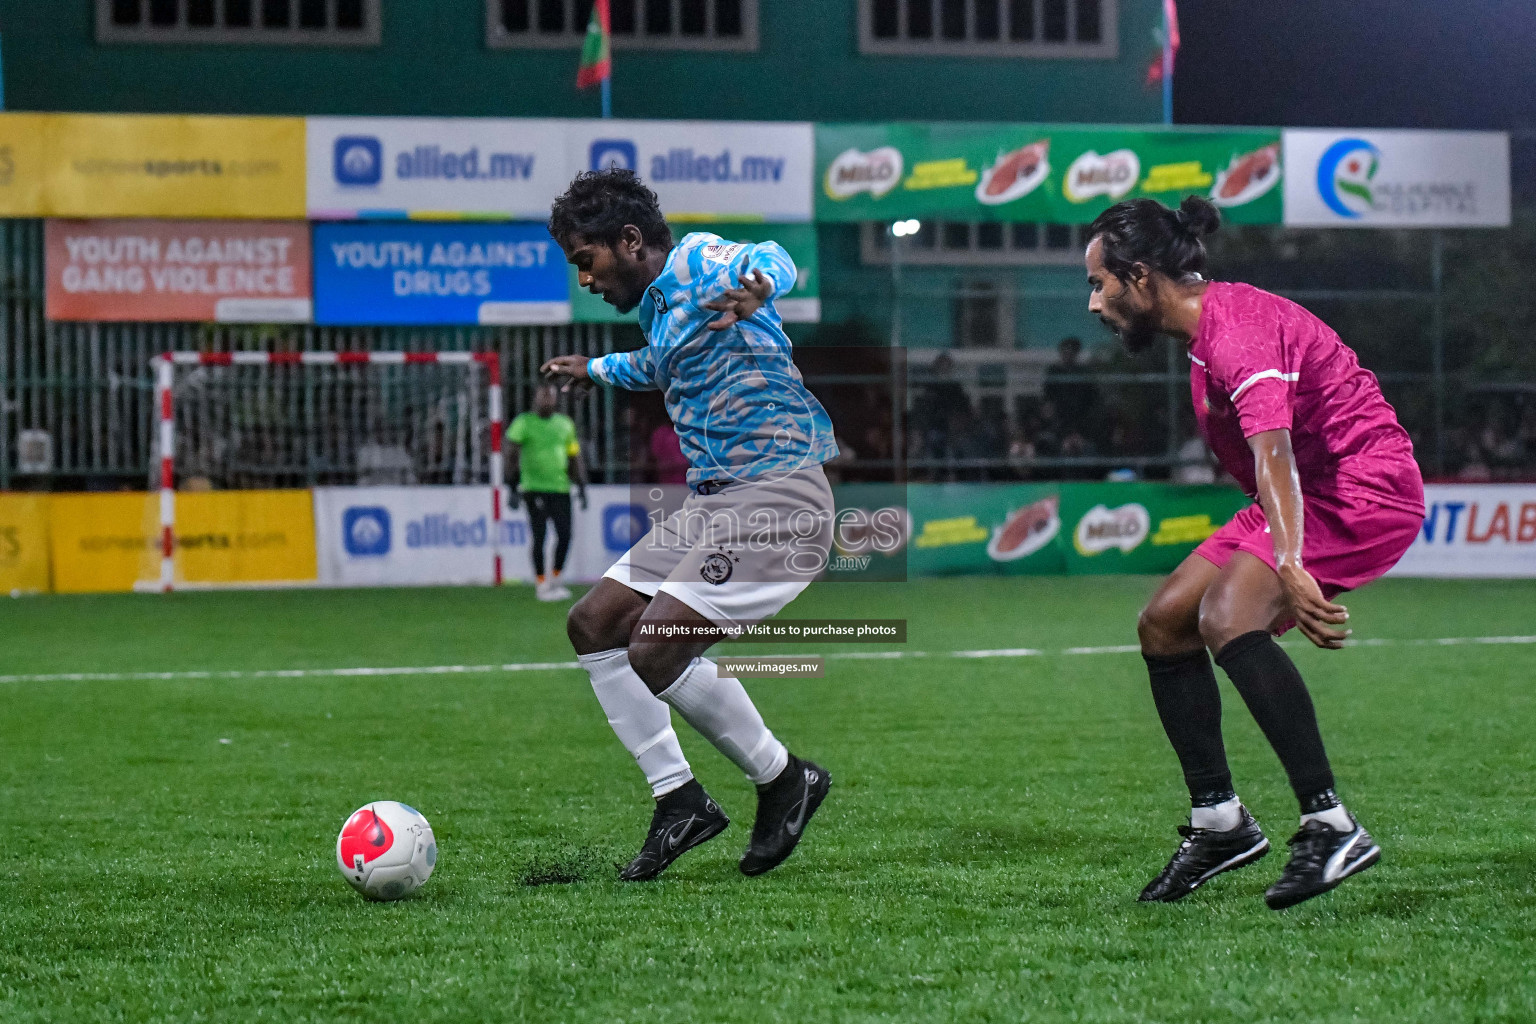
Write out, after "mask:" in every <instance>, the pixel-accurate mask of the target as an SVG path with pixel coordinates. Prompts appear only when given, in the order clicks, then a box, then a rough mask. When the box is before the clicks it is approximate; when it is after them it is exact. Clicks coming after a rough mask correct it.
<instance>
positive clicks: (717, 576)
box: [699, 551, 741, 587]
mask: <svg viewBox="0 0 1536 1024" xmlns="http://www.w3.org/2000/svg"><path fill="white" fill-rule="evenodd" d="M739 561H741V559H739V558H733V557H732V556H731V552H729V551H714V552H711V553H710V554H709V555H707V556H705V558H704V562H703V564H702V565H700V566H699V575H700V576H702V577H703V578H704V582H705V583H710V584H713V585H714V586H717V587H718V586H719V585H720V584H722V583H724V582H725V581H726V580H728V579H730V578H731V573H732V571H734V569H735V568H736V563H737V562H739Z"/></svg>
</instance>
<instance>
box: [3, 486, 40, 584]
mask: <svg viewBox="0 0 1536 1024" xmlns="http://www.w3.org/2000/svg"><path fill="white" fill-rule="evenodd" d="M47 589H48V495H46V494H0V594H18V593H19V594H27V593H39V592H42V591H46V590H47Z"/></svg>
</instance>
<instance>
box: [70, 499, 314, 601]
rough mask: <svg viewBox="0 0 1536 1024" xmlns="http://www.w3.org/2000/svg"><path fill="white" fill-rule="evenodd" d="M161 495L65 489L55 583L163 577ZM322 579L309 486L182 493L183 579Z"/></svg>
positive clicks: (74, 587) (111, 584)
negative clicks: (303, 488)
mask: <svg viewBox="0 0 1536 1024" xmlns="http://www.w3.org/2000/svg"><path fill="white" fill-rule="evenodd" d="M159 509H160V499H159V495H157V494H153V493H150V494H145V493H142V492H140V493H132V494H59V495H54V497H53V500H52V506H51V516H50V520H51V534H52V551H53V588H54V590H55V591H57V592H59V593H86V592H95V591H122V590H132V589H133V588H134V584H135V583H153V582H154V581H155V580H157V579H158V578H159V573H160V550H159V539H158V538H159V533H160V530H159V526H158V521H159ZM315 578H316V567H315V516H314V504H313V501H312V500H311V497H310V492H309V491H207V492H192V493H187V494H178V495H177V496H176V580H177V582H178V583H187V584H193V585H196V584H212V585H219V584H241V583H304V582H313V581H314V580H315Z"/></svg>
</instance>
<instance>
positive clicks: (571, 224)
mask: <svg viewBox="0 0 1536 1024" xmlns="http://www.w3.org/2000/svg"><path fill="white" fill-rule="evenodd" d="M626 224H633V225H634V226H635V227H637V228H639V229H640V235H641V237H642V238H644V239H645V244H646V245H647V246H649V247H650V248H652V249H661V250H662V251H664V252H665V251H666V250H668V249H671V248H672V229H671V228H670V227H668V226H667V219H666V218H665V217H663V216H662V214H661V202H660V200H658V199H657V198H656V193H655V192H652V191H651V190H650V189H649V188H647V187H646V185H645V182H643V181H641V180H640V178H639V176H638V175H636V174H635V172H634V171H631V170H629V169H628V168H624V167H613V168H609V169H607V170H602V171H583V172H582V173H580V174H578V175H576V177H575V178H574V179H572V180H571V184H570V187H569V188H567V189H566V190H565V194H564V195H562V196H561V197H560V198H559V199H556V200H555V202H554V204H553V205H552V206H551V207H550V209H549V233H550V234H551V235H553V236H554V238H555V241H557V242H559V243H560V244H561V245H567V244H568V243H569V242H571V241H573V240H574V239H575V238H577V237H581V238H583V239H586V240H587V241H590V242H602V243H604V244H605V245H612V244H614V243H615V242H617V241H618V240H619V232H621V231H623V230H624V225H626Z"/></svg>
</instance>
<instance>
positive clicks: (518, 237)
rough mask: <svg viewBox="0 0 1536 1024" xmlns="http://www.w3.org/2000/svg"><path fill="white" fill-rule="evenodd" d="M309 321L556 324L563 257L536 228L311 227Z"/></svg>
mask: <svg viewBox="0 0 1536 1024" xmlns="http://www.w3.org/2000/svg"><path fill="white" fill-rule="evenodd" d="M314 242H315V300H316V301H315V322H316V323H320V324H343V325H368V324H562V323H569V322H570V319H571V295H570V283H569V277H568V273H567V270H566V262H565V257H564V255H562V254H561V252H560V247H559V246H558V245H556V244H555V240H554V239H553V238H551V237H550V236H549V231H548V230H547V229H546V228H545V227H544V225H543V224H520V223H498V224H464V223H449V224H418V223H411V222H409V221H391V222H351V223H334V224H317V225H315V231H314Z"/></svg>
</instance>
